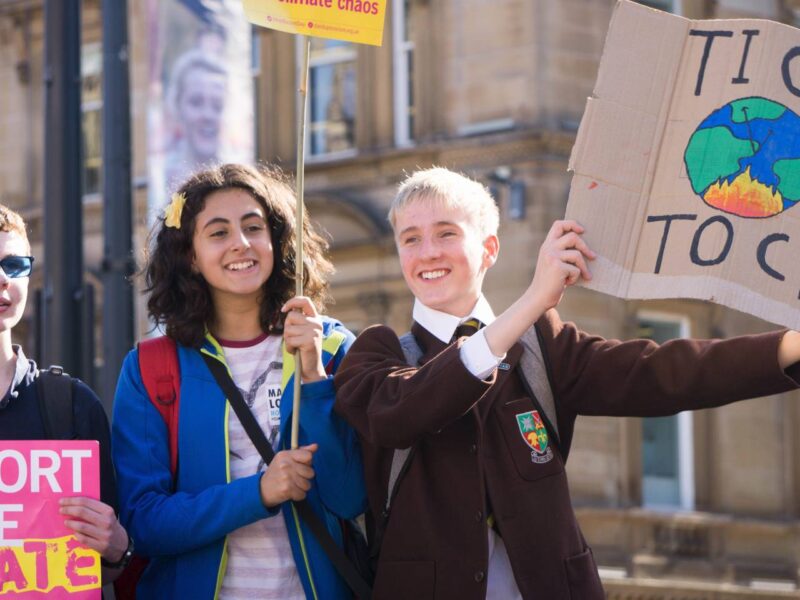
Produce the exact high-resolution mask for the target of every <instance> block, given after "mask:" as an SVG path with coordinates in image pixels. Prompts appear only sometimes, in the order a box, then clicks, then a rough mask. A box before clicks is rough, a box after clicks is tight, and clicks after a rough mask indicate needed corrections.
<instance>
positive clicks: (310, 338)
mask: <svg viewBox="0 0 800 600" xmlns="http://www.w3.org/2000/svg"><path fill="white" fill-rule="evenodd" d="M281 312H283V313H285V314H286V320H285V321H284V323H283V341H284V342H285V343H286V349H287V350H288V351H289V352H291V353H294V351H295V350H300V362H301V365H300V366H301V371H300V372H301V375H302V377H303V381H306V382H311V381H320V380H322V379H326V378H327V377H328V375H327V373H325V367H324V365H323V364H322V319H321V318H320V316H319V314H318V313H317V309H316V307H315V306H314V303H313V302H311V299H310V298H307V297H306V296H295V297H294V298H292V299H291V300H289V301H288V302H287V303H286V304H284V305H283V307H282V308H281Z"/></svg>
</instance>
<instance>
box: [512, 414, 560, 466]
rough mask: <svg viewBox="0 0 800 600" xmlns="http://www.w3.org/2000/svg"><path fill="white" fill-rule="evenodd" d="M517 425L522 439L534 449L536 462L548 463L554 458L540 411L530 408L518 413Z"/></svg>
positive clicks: (532, 456)
mask: <svg viewBox="0 0 800 600" xmlns="http://www.w3.org/2000/svg"><path fill="white" fill-rule="evenodd" d="M517 426H518V427H519V433H520V435H522V439H523V440H525V443H526V444H528V446H530V447H531V449H532V450H533V451H532V452H531V460H532V461H533V462H535V463H546V462H549V461H550V460H551V459H552V458H553V449H552V448H550V438H549V437H548V435H547V428H546V427H545V426H544V422H543V421H542V417H540V416H539V411H537V410H530V411H528V412H524V413H519V414H518V415H517Z"/></svg>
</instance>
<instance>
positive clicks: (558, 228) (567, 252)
mask: <svg viewBox="0 0 800 600" xmlns="http://www.w3.org/2000/svg"><path fill="white" fill-rule="evenodd" d="M583 231H584V229H583V227H582V226H581V225H580V224H578V223H577V222H575V221H556V222H555V223H553V226H552V227H551V228H550V231H549V232H548V234H547V237H546V238H545V240H544V243H543V244H542V247H541V249H540V250H539V258H538V259H537V262H536V273H535V274H534V276H533V281H532V282H531V284H530V286H528V289H527V290H526V291H525V293H524V294H522V296H521V297H520V298H519V299H518V300H517V301H516V302H514V304H512V305H511V306H509V307H508V308H507V309H506V310H505V311H503V313H502V314H501V315H500V316H498V317H497V319H495V321H494V322H493V323H492V324H490V325H489V326H488V327H486V330H485V332H484V336H485V338H486V343H487V344H488V345H489V349H490V350H491V352H492V354H494V355H495V356H504V355H505V353H506V352H508V350H509V348H511V346H512V345H513V344H514V343H516V341H517V340H518V339H519V338H520V336H521V335H522V334H523V333H524V332H525V331H526V330H527V329H528V328H529V327H530V326H531V325H533V324H534V323H535V322H536V321H537V320H538V319H539V317H541V316H542V315H543V314H544V313H545V312H546V311H548V310H549V309H551V308H553V307H554V306H556V305H557V304H558V303H559V302H560V301H561V296H563V295H564V290H565V289H566V287H567V286H569V285H572V284H574V283H576V282H577V281H578V279H580V278H581V277H583V278H584V279H591V277H592V275H591V273H589V268H588V267H587V266H586V260H587V259H588V260H594V258H595V257H596V254H595V253H594V252H592V250H590V249H589V247H588V246H587V245H586V242H584V241H583V239H582V238H581V234H582V233H583Z"/></svg>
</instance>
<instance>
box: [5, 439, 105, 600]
mask: <svg viewBox="0 0 800 600" xmlns="http://www.w3.org/2000/svg"><path fill="white" fill-rule="evenodd" d="M73 496H84V497H88V498H94V499H99V498H100V446H99V444H98V442H96V441H0V595H3V596H9V597H13V598H24V599H26V600H27V599H29V598H30V599H34V598H49V599H52V598H70V599H76V600H78V599H79V600H99V599H100V597H101V592H100V557H99V555H98V554H97V553H96V552H95V551H93V550H90V549H88V548H87V547H86V546H83V545H82V544H80V543H79V542H78V541H77V540H76V539H75V537H74V536H73V534H72V531H71V530H70V529H68V528H67V527H66V526H65V525H64V516H63V515H61V514H60V513H59V504H58V502H59V499H60V498H64V497H73Z"/></svg>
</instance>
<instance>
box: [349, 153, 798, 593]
mask: <svg viewBox="0 0 800 600" xmlns="http://www.w3.org/2000/svg"><path fill="white" fill-rule="evenodd" d="M389 219H390V221H391V223H392V227H393V229H394V234H395V241H396V243H397V249H398V253H399V256H400V264H401V267H402V271H403V276H404V277H405V280H406V283H407V284H408V286H409V288H410V289H411V291H412V292H413V294H414V296H415V298H416V302H415V306H414V315H413V316H414V324H413V326H412V329H411V331H412V333H413V334H414V337H415V339H416V341H417V343H418V344H419V346H420V348H421V349H422V351H423V356H422V359H421V360H420V365H421V366H409V365H408V364H407V363H406V361H405V358H404V354H403V351H402V349H401V346H400V342H399V340H398V337H397V335H396V334H395V333H394V331H392V330H391V329H390V328H388V327H385V326H382V325H376V326H374V327H370V328H369V329H367V330H366V331H364V332H363V333H362V334H361V336H360V337H359V338H358V340H357V341H356V342H355V343H354V344H353V346H352V347H351V349H350V351H349V353H348V354H347V356H346V357H345V359H344V362H343V363H342V365H341V367H340V368H339V371H338V373H337V374H336V378H335V383H336V386H337V401H336V409H337V410H338V411H339V412H340V413H341V414H343V415H344V416H345V417H346V418H347V420H348V421H349V422H350V423H351V424H352V425H353V427H355V428H356V429H357V431H358V432H359V435H360V436H361V440H362V444H363V452H364V466H365V473H366V477H367V491H368V493H369V500H370V506H371V508H372V511H373V513H374V514H375V515H380V514H381V511H382V509H383V506H384V503H385V501H386V495H387V485H388V483H387V482H388V480H389V471H390V468H391V462H392V456H393V453H394V450H395V449H398V448H409V447H412V448H413V455H412V459H411V462H410V463H409V467H408V471H407V472H406V473H405V474H404V476H403V477H402V479H401V481H400V484H399V487H398V490H397V495H396V497H395V498H394V500H393V503H392V508H391V515H390V518H389V520H388V522H387V526H386V530H385V535H384V538H383V544H382V548H381V552H380V560H379V563H378V571H377V576H376V581H375V593H374V598H375V600H384V599H397V600H409V599H415V600H416V599H421V598H435V599H441V600H450V599H453V598H459V599H461V600H472V599H474V600H478V599H480V600H483V599H484V598H489V599H492V600H514V599H526V600H527V599H531V600H562V599H563V600H601V599H603V598H605V595H604V593H603V589H602V586H601V584H600V579H599V577H598V574H597V567H596V565H595V562H594V559H593V557H592V553H591V550H590V548H589V547H588V546H587V544H586V541H585V540H584V538H583V535H582V534H581V531H580V528H579V527H578V523H577V521H576V519H575V516H574V514H573V511H572V506H571V503H570V496H569V489H568V486H567V478H566V474H565V471H564V457H565V456H566V454H567V453H568V451H569V447H570V443H571V441H572V433H573V429H574V423H575V419H576V417H577V416H578V415H579V414H583V415H619V416H662V415H671V414H675V413H677V412H680V411H683V410H695V409H700V408H708V407H712V406H720V405H723V404H727V403H729V402H734V401H736V400H742V399H745V398H751V397H756V396H764V395H769V394H775V393H779V392H784V391H787V390H790V389H794V388H796V387H798V382H800V367H798V365H797V364H796V363H797V361H798V360H800V340H799V339H798V338H800V334H798V333H797V332H794V331H788V332H787V331H778V332H775V333H770V334H765V335H757V336H746V337H740V338H735V339H731V340H724V341H719V340H717V341H700V340H676V341H672V342H670V343H668V344H664V345H663V346H658V345H656V344H655V343H653V342H651V341H646V340H634V341H629V342H619V341H610V340H604V339H602V338H599V337H596V336H591V335H589V334H586V333H584V332H582V331H580V330H579V329H578V328H576V327H575V325H573V324H571V323H563V322H562V321H561V320H560V319H559V316H558V313H557V312H556V311H555V306H556V305H557V304H558V303H559V301H560V299H561V296H562V294H563V293H564V290H565V288H566V287H567V286H569V285H572V284H574V283H575V282H577V281H578V280H580V279H581V278H584V279H589V278H590V277H591V274H590V272H589V268H588V264H587V262H588V261H591V260H592V259H593V258H594V256H595V254H594V252H592V250H590V249H589V248H588V247H587V245H586V244H585V242H584V241H583V239H582V238H581V234H582V233H583V227H581V225H580V224H578V223H576V222H574V221H557V222H556V223H554V224H553V226H552V228H551V229H550V232H549V233H548V235H547V238H546V240H545V242H544V243H543V245H542V247H541V249H540V251H539V257H538V260H537V263H536V271H535V275H534V277H533V281H532V282H531V284H530V286H529V287H528V288H527V290H526V291H525V292H524V293H523V294H522V296H521V297H520V298H519V299H518V300H517V301H516V302H514V303H513V304H512V305H511V306H510V307H509V308H507V309H506V310H505V311H504V312H502V313H501V314H500V315H499V316H497V317H495V316H494V314H493V312H492V309H491V307H490V306H489V304H488V302H487V301H486V299H485V298H484V297H483V295H482V292H481V289H482V284H483V279H484V276H485V274H486V272H487V270H488V269H489V268H490V267H491V266H492V265H493V264H494V263H495V261H496V259H497V255H498V251H499V240H498V238H497V227H498V212H497V207H496V205H495V203H494V201H493V199H492V198H491V196H490V195H489V193H488V192H487V190H486V189H485V188H484V187H483V186H482V185H481V184H479V183H477V182H475V181H473V180H470V179H468V178H466V177H464V176H462V175H459V174H457V173H454V172H452V171H448V170H446V169H441V168H434V169H428V170H423V171H418V172H416V173H414V174H412V175H411V176H410V177H409V178H408V179H407V180H406V181H405V182H403V183H402V184H401V185H400V188H399V190H398V193H397V197H396V198H395V200H394V202H393V204H392V208H391V210H390V213H389ZM520 267H521V268H527V263H526V262H525V259H524V257H520ZM471 318H477V319H478V320H479V321H481V322H482V324H483V325H486V326H485V327H483V328H482V329H480V330H479V331H478V332H477V333H475V334H474V335H472V336H471V337H457V336H455V332H456V328H457V327H458V326H459V324H461V323H463V322H465V321H468V320H469V319H471ZM534 325H535V328H536V332H537V334H538V337H539V341H540V344H541V346H542V351H543V354H544V363H545V365H546V367H547V368H546V371H547V377H548V380H549V383H550V388H551V390H552V393H553V398H554V401H555V405H556V408H557V417H556V418H557V423H555V424H553V423H550V422H549V421H548V419H547V417H546V413H545V412H544V411H543V410H542V408H541V406H540V404H539V401H538V399H537V398H535V397H533V394H532V393H531V392H530V391H529V388H528V387H527V386H526V385H525V384H524V383H523V378H522V377H521V376H520V375H521V373H520V371H521V369H520V367H519V361H520V357H521V355H522V348H521V346H520V344H519V343H518V340H519V339H520V337H521V336H522V335H523V334H524V333H525V332H526V331H527V330H528V329H529V328H531V327H532V326H534ZM732 374H735V375H732Z"/></svg>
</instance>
